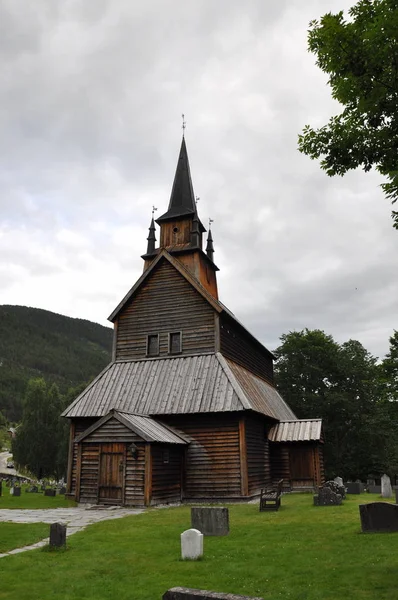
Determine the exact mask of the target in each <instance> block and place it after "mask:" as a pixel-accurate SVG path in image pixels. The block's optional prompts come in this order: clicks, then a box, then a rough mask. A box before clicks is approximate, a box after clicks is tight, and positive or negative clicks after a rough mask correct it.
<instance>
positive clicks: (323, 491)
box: [314, 487, 342, 506]
mask: <svg viewBox="0 0 398 600" xmlns="http://www.w3.org/2000/svg"><path fill="white" fill-rule="evenodd" d="M341 503H342V497H341V496H340V494H336V492H333V490H331V489H330V487H321V488H319V490H318V494H316V495H315V496H314V506H338V505H339V504H341Z"/></svg>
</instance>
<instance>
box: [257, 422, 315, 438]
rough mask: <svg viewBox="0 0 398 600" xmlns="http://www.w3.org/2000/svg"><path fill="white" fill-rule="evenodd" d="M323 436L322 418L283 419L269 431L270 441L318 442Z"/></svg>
mask: <svg viewBox="0 0 398 600" xmlns="http://www.w3.org/2000/svg"><path fill="white" fill-rule="evenodd" d="M321 438H322V419H296V420H295V421H281V422H280V423H277V424H276V425H274V426H273V427H272V428H271V430H270V432H269V433H268V439H269V441H270V442H316V441H321Z"/></svg>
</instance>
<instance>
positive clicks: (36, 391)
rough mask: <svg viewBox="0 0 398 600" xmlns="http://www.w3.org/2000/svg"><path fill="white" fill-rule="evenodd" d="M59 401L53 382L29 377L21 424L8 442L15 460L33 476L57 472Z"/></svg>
mask: <svg viewBox="0 0 398 600" xmlns="http://www.w3.org/2000/svg"><path fill="white" fill-rule="evenodd" d="M62 407H63V405H62V400H61V397H60V394H59V391H58V388H57V386H56V385H55V384H53V385H51V386H48V385H47V383H46V382H45V381H44V379H31V380H30V381H29V383H28V386H27V391H26V396H25V401H24V408H23V416H22V423H21V426H20V427H19V428H18V430H17V434H16V437H15V438H14V439H13V441H12V452H13V455H14V459H15V462H16V463H17V464H18V465H19V466H21V467H26V468H27V469H28V470H29V471H30V472H31V473H33V474H34V475H35V476H36V477H39V478H41V477H56V478H59V476H60V475H61V474H62V473H61V472H60V468H61V466H62V465H61V464H60V454H59V448H60V444H61V440H62V433H63V431H62V426H63V423H62V422H61V417H60V414H61V411H62Z"/></svg>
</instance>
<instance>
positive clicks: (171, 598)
mask: <svg viewBox="0 0 398 600" xmlns="http://www.w3.org/2000/svg"><path fill="white" fill-rule="evenodd" d="M162 600H263V598H258V597H253V596H239V595H238V594H222V593H220V592H209V591H208V590H194V589H192V588H183V587H174V588H171V589H170V590H167V592H166V593H165V594H163V597H162Z"/></svg>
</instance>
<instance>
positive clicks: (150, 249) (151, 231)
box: [146, 216, 156, 254]
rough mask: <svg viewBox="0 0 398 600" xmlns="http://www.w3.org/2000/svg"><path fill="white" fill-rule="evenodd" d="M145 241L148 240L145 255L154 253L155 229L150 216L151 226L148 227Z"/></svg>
mask: <svg viewBox="0 0 398 600" xmlns="http://www.w3.org/2000/svg"><path fill="white" fill-rule="evenodd" d="M147 240H148V246H147V250H146V253H147V254H153V252H155V244H156V228H155V221H154V220H153V216H152V220H151V224H150V226H149V235H148V237H147Z"/></svg>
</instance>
